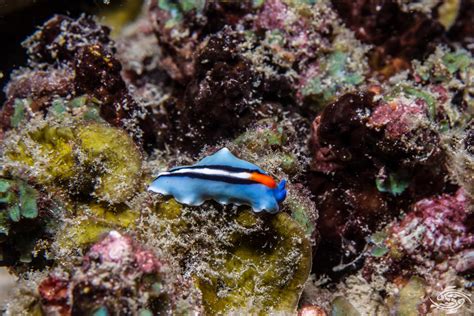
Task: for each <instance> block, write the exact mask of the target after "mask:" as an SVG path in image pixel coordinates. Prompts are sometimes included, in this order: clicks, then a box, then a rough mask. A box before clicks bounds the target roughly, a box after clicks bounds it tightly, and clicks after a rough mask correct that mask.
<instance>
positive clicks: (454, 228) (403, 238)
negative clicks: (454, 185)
mask: <svg viewBox="0 0 474 316" xmlns="http://www.w3.org/2000/svg"><path fill="white" fill-rule="evenodd" d="M468 204H469V201H468V200H467V198H466V196H465V192H464V190H463V189H459V190H458V191H457V192H456V194H454V195H448V194H443V195H440V196H438V197H435V198H427V199H423V200H421V201H419V202H417V203H416V204H415V205H414V207H413V211H412V212H411V213H409V214H408V215H406V216H405V218H404V219H403V220H402V221H401V222H400V223H397V224H395V225H394V226H392V227H391V228H390V236H391V237H389V244H392V245H394V246H395V247H398V249H399V250H401V251H402V252H404V253H407V254H408V255H410V256H411V257H413V258H415V260H416V259H421V258H423V257H424V256H428V257H431V256H437V257H440V258H446V256H450V255H454V254H457V253H459V255H461V256H462V257H469V256H468V254H469V250H468V249H469V248H472V247H474V234H473V232H472V227H469V222H470V220H469V217H472V215H471V216H470V214H469V213H468ZM466 251H467V252H466ZM471 257H472V254H471ZM469 262H470V267H467V266H465V265H462V264H460V263H459V270H462V271H466V270H469V269H472V268H474V264H473V263H474V262H473V260H472V259H471V260H470V261H469Z"/></svg>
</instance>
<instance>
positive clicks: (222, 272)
mask: <svg viewBox="0 0 474 316" xmlns="http://www.w3.org/2000/svg"><path fill="white" fill-rule="evenodd" d="M153 209H154V211H153V213H152V214H150V215H147V217H144V218H142V222H143V223H148V226H149V227H140V228H141V229H143V230H148V233H147V235H146V236H147V237H144V238H146V240H147V241H148V242H151V243H152V244H154V243H156V244H155V247H157V248H160V249H162V250H163V251H165V252H168V253H171V254H172V257H173V259H174V260H176V261H177V264H178V265H179V266H182V267H184V271H183V273H184V274H185V275H190V276H193V278H194V280H195V282H196V285H197V286H198V288H199V289H200V290H201V292H202V295H203V303H204V308H205V310H206V313H207V314H209V315H215V314H228V313H231V312H236V313H238V312H242V313H253V314H268V313H270V312H285V313H293V312H295V311H296V307H297V303H298V300H299V297H300V294H301V292H302V289H303V285H304V283H305V282H306V279H307V277H308V275H309V271H310V268H311V258H312V257H311V243H310V239H309V237H308V236H307V235H306V234H305V230H304V228H303V227H302V226H300V224H299V223H298V222H296V221H295V220H293V219H292V218H291V216H290V215H288V214H286V213H278V214H276V215H268V214H267V215H263V216H262V215H259V214H255V213H253V212H251V211H250V210H249V209H247V208H245V207H240V208H238V209H234V210H232V209H230V208H223V207H221V206H219V205H217V204H214V203H205V204H203V206H201V207H185V206H183V205H180V204H178V203H176V202H175V201H174V200H173V199H169V200H167V201H157V203H156V205H155V206H154V207H153ZM151 233H152V234H153V235H154V237H153V239H152V238H151V236H150V235H149V234H151ZM151 239H152V240H151Z"/></svg>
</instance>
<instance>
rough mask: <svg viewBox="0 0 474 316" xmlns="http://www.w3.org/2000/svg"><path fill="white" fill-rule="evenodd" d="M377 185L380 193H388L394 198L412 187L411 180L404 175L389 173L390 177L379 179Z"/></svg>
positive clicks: (376, 181)
mask: <svg viewBox="0 0 474 316" xmlns="http://www.w3.org/2000/svg"><path fill="white" fill-rule="evenodd" d="M375 185H376V186H377V190H379V191H380V192H388V193H390V194H392V195H393V196H397V195H400V194H402V193H403V192H404V191H405V189H406V188H408V186H409V185H410V178H409V177H408V176H407V175H405V174H404V173H402V172H400V173H389V175H388V177H383V178H382V177H378V178H376V179H375Z"/></svg>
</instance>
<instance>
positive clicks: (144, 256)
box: [84, 231, 161, 273]
mask: <svg viewBox="0 0 474 316" xmlns="http://www.w3.org/2000/svg"><path fill="white" fill-rule="evenodd" d="M97 260H98V261H99V262H100V263H101V264H105V263H116V264H128V263H132V264H133V265H134V266H136V267H137V268H138V271H139V272H141V273H153V272H159V270H160V266H161V263H160V262H159V261H158V259H157V258H156V256H155V255H154V254H153V253H152V252H151V251H149V250H145V249H142V248H141V247H139V246H137V245H135V244H134V242H133V240H132V239H130V238H129V237H124V236H122V235H121V234H119V233H118V232H116V231H112V232H110V233H109V234H108V235H107V236H106V237H105V238H104V239H103V240H102V241H101V242H99V243H97V244H95V245H94V246H92V247H91V249H90V250H89V252H88V254H87V255H86V257H85V258H84V266H88V265H90V264H92V261H97Z"/></svg>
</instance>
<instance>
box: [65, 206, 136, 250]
mask: <svg viewBox="0 0 474 316" xmlns="http://www.w3.org/2000/svg"><path fill="white" fill-rule="evenodd" d="M74 213H75V214H74V215H75V218H74V219H73V220H72V223H67V224H66V226H65V227H64V228H63V229H62V230H61V232H60V233H59V235H58V241H59V245H60V247H61V248H62V249H77V248H78V247H79V248H85V247H87V246H89V245H91V244H93V243H94V242H96V241H98V240H99V239H100V237H101V236H102V235H104V234H106V233H108V232H110V231H112V230H118V229H120V230H126V229H133V228H134V227H135V221H136V219H137V218H138V212H136V211H134V210H131V209H129V208H128V207H126V206H125V205H119V206H117V207H111V206H108V205H104V204H98V203H92V204H90V205H77V206H76V210H75V211H74Z"/></svg>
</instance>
